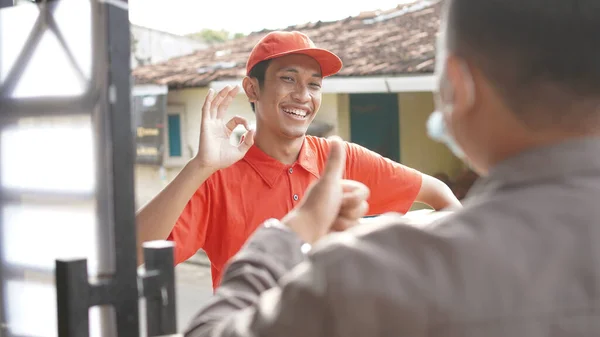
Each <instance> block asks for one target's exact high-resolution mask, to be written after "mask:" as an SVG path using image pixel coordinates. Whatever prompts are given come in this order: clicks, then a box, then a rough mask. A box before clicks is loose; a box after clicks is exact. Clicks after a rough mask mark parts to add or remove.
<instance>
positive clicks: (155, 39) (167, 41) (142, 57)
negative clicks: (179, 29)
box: [131, 24, 208, 69]
mask: <svg viewBox="0 0 600 337" xmlns="http://www.w3.org/2000/svg"><path fill="white" fill-rule="evenodd" d="M131 46H132V49H131V69H135V68H136V67H138V66H141V65H146V64H154V63H159V62H163V61H166V60H168V59H170V58H173V57H177V56H183V55H188V54H191V53H193V52H194V51H196V50H200V49H206V48H207V47H208V45H207V44H206V43H203V42H202V41H199V40H196V39H192V38H189V37H185V36H180V35H175V34H171V33H167V32H162V31H159V30H155V29H151V28H146V27H141V26H136V25H133V24H132V25H131Z"/></svg>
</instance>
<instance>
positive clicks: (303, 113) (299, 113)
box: [283, 109, 306, 117]
mask: <svg viewBox="0 0 600 337" xmlns="http://www.w3.org/2000/svg"><path fill="white" fill-rule="evenodd" d="M283 111H284V112H287V113H289V114H292V115H296V116H300V117H306V110H302V109H283Z"/></svg>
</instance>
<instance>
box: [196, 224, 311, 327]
mask: <svg viewBox="0 0 600 337" xmlns="http://www.w3.org/2000/svg"><path fill="white" fill-rule="evenodd" d="M268 224H269V221H268V222H267V226H265V227H260V228H259V229H258V230H257V231H256V232H255V233H254V235H253V236H252V237H251V238H250V239H249V240H248V242H247V243H246V244H245V245H244V247H243V248H242V249H241V250H240V252H239V253H238V254H237V255H236V256H235V257H234V258H233V259H232V260H231V263H230V264H229V265H228V266H227V268H226V270H225V273H224V274H223V280H222V282H221V285H220V286H219V287H218V288H217V291H216V293H215V295H214V296H213V298H212V299H211V300H210V301H209V303H208V304H207V305H206V306H205V307H204V309H202V311H201V312H200V313H199V314H198V315H197V316H196V318H195V319H194V320H193V321H192V324H191V325H190V327H189V329H188V332H187V333H186V336H193V337H201V336H222V335H223V336H230V335H235V332H233V331H234V330H235V329H237V327H236V326H238V327H239V326H240V325H246V324H251V323H250V322H248V321H247V320H245V318H244V317H238V318H236V319H235V320H234V321H236V324H233V325H227V324H226V320H227V319H228V318H232V317H233V315H234V314H236V313H238V312H240V311H241V310H243V309H245V308H246V307H249V306H252V305H254V304H256V303H257V301H258V300H259V298H260V296H261V294H262V293H263V292H265V291H268V290H269V289H273V288H276V287H278V282H279V279H280V278H281V277H282V276H283V275H285V274H286V273H287V272H288V271H290V270H291V269H293V268H294V267H295V266H296V265H298V264H299V263H301V262H302V261H304V260H305V255H304V253H302V249H301V248H302V245H303V242H302V240H300V238H299V237H298V236H297V235H296V234H295V233H293V232H292V231H289V230H286V229H281V228H278V227H272V226H269V225H268ZM224 325H227V326H224ZM225 331H228V332H227V333H225Z"/></svg>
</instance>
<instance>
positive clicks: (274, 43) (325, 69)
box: [246, 31, 342, 77]
mask: <svg viewBox="0 0 600 337" xmlns="http://www.w3.org/2000/svg"><path fill="white" fill-rule="evenodd" d="M290 54H303V55H307V56H310V57H312V58H314V59H315V60H316V61H317V62H318V63H319V65H320V66H321V75H322V76H323V77H327V76H331V75H334V74H336V73H337V72H338V71H340V69H342V60H340V58H339V57H338V56H337V55H335V54H334V53H332V52H330V51H329V50H325V49H320V48H317V47H315V44H314V43H313V42H312V41H311V39H309V38H308V36H306V35H305V34H302V33H300V32H297V31H293V32H282V31H275V32H271V33H269V34H267V35H265V36H264V37H263V38H262V39H260V41H258V43H257V44H256V46H254V48H253V49H252V52H251V53H250V57H248V63H246V75H248V74H250V70H252V68H253V67H254V66H255V65H256V64H257V63H259V62H261V61H265V60H270V59H273V58H276V57H281V56H285V55H290Z"/></svg>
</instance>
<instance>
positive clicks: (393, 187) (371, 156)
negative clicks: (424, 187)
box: [346, 143, 423, 215]
mask: <svg viewBox="0 0 600 337" xmlns="http://www.w3.org/2000/svg"><path fill="white" fill-rule="evenodd" d="M346 154H347V156H346V157H347V159H346V178H347V179H351V180H356V181H359V182H361V183H363V184H365V185H367V186H368V187H369V189H370V190H371V196H370V197H369V214H368V215H379V214H383V213H387V212H398V213H403V214H404V213H406V212H408V210H409V209H410V207H411V206H412V204H413V203H414V202H415V199H416V198H417V195H418V194H419V190H420V189H421V183H422V180H423V177H422V174H421V172H419V171H417V170H415V169H412V168H410V167H407V166H404V165H402V164H400V163H397V162H395V161H393V160H390V159H388V158H385V157H383V156H381V155H380V154H378V153H376V152H373V151H371V150H369V149H366V148H364V147H362V146H360V145H357V144H352V143H346Z"/></svg>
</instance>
